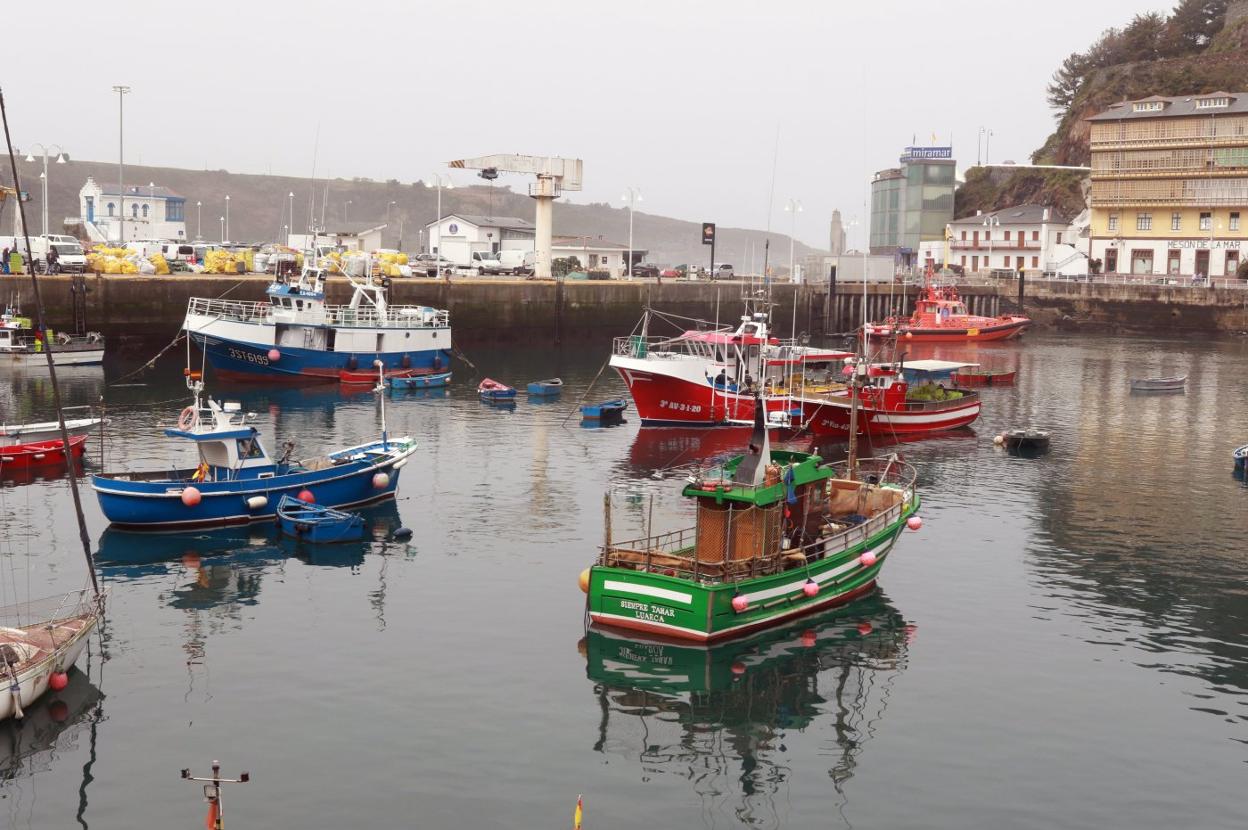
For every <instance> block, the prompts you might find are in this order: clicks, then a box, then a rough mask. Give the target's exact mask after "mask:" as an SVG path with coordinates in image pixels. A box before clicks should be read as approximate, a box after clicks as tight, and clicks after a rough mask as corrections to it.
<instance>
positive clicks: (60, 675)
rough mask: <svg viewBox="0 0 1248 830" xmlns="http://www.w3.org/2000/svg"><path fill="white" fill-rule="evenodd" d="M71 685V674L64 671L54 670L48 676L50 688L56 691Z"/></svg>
mask: <svg viewBox="0 0 1248 830" xmlns="http://www.w3.org/2000/svg"><path fill="white" fill-rule="evenodd" d="M68 685H69V675H68V674H66V673H65V672H63V671H58V672H53V673H52V676H51V677H49V678H48V688H49V689H51V690H52V691H54V692H59V691H60V690H61V689H64V688H65V687H66V686H68Z"/></svg>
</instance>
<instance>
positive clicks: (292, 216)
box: [283, 190, 295, 245]
mask: <svg viewBox="0 0 1248 830" xmlns="http://www.w3.org/2000/svg"><path fill="white" fill-rule="evenodd" d="M286 196H287V198H289V199H290V232H291V233H294V232H295V191H293V190H292V191H290V192H289V193H287V194H286ZM283 244H285V245H289V244H290V236H289V235H287V237H286V241H285V242H284V243H283Z"/></svg>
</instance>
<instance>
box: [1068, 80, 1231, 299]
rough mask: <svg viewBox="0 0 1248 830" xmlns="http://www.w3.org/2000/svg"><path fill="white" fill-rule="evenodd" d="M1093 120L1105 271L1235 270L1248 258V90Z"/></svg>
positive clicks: (1155, 103)
mask: <svg viewBox="0 0 1248 830" xmlns="http://www.w3.org/2000/svg"><path fill="white" fill-rule="evenodd" d="M1089 122H1090V135H1089V139H1090V143H1091V149H1092V177H1091V178H1092V188H1091V193H1090V196H1089V206H1090V208H1091V225H1090V230H1089V236H1090V251H1091V257H1092V259H1094V260H1095V259H1099V260H1100V261H1101V263H1102V271H1104V272H1105V273H1106V274H1115V273H1117V274H1131V275H1135V276H1162V277H1168V278H1177V277H1186V278H1189V279H1190V278H1203V277H1215V278H1225V277H1234V276H1235V274H1236V271H1237V270H1238V268H1239V266H1240V263H1241V262H1243V261H1245V255H1248V92H1246V93H1234V94H1233V93H1227V92H1213V93H1208V94H1206V95H1193V96H1179V97H1173V98H1165V97H1162V96H1153V97H1151V98H1145V99H1142V100H1139V101H1124V102H1122V103H1119V104H1115V105H1114V106H1112V107H1110V108H1109V109H1108V110H1106V111H1105V112H1102V113H1099V114H1097V115H1094V116H1093V117H1092V118H1090V119H1089Z"/></svg>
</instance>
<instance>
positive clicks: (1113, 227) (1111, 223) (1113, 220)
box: [1109, 213, 1118, 231]
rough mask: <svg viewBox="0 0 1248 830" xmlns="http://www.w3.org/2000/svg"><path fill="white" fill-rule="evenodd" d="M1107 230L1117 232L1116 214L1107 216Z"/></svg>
mask: <svg viewBox="0 0 1248 830" xmlns="http://www.w3.org/2000/svg"><path fill="white" fill-rule="evenodd" d="M1109 229H1110V230H1111V231H1116V230H1118V214H1116V213H1111V214H1109Z"/></svg>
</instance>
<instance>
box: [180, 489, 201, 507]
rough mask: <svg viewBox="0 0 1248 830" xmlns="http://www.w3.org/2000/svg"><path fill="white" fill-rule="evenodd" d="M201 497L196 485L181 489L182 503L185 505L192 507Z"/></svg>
mask: <svg viewBox="0 0 1248 830" xmlns="http://www.w3.org/2000/svg"><path fill="white" fill-rule="evenodd" d="M202 498H203V496H202V495H201V494H200V492H199V488H198V487H186V488H184V489H183V490H182V503H183V504H185V505H186V506H187V507H194V506H195V505H197V504H199V502H200V499H202Z"/></svg>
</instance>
